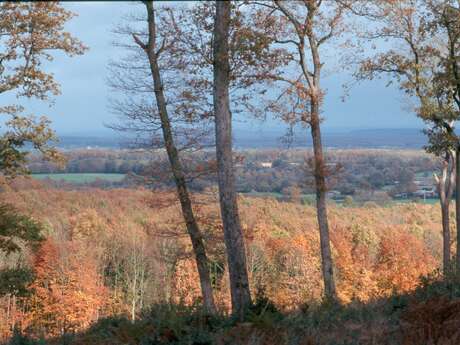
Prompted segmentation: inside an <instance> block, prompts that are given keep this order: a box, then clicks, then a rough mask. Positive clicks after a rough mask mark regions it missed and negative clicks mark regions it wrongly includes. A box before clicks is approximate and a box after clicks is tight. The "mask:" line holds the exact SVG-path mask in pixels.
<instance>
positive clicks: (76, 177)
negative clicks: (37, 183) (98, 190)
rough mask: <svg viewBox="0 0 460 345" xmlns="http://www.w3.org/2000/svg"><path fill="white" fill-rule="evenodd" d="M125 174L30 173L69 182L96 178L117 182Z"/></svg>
mask: <svg viewBox="0 0 460 345" xmlns="http://www.w3.org/2000/svg"><path fill="white" fill-rule="evenodd" d="M125 176H126V175H125V174H105V173H99V174H97V173H80V174H32V177H33V178H35V179H37V180H45V179H51V180H55V181H65V182H69V183H91V182H94V181H96V180H106V181H110V182H119V181H121V180H123V179H124V177H125Z"/></svg>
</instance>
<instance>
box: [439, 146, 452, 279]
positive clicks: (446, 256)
mask: <svg viewBox="0 0 460 345" xmlns="http://www.w3.org/2000/svg"><path fill="white" fill-rule="evenodd" d="M435 179H436V182H437V185H438V191H439V202H440V204H441V219H442V239H443V250H442V266H443V273H444V275H446V274H448V273H449V272H450V270H451V268H452V267H451V253H450V246H451V238H450V219H449V208H450V200H451V198H452V193H453V190H454V185H455V179H456V174H455V160H454V157H453V155H452V154H450V153H448V154H447V155H446V157H445V158H444V161H443V167H442V175H441V177H438V176H437V175H435Z"/></svg>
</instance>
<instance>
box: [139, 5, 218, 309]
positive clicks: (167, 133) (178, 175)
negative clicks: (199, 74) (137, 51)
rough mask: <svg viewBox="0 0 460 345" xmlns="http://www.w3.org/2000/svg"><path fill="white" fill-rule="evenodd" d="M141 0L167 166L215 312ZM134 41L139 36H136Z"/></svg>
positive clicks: (210, 306)
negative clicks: (169, 167)
mask: <svg viewBox="0 0 460 345" xmlns="http://www.w3.org/2000/svg"><path fill="white" fill-rule="evenodd" d="M145 4H146V7H147V13H148V25H149V39H148V44H147V45H146V46H144V49H145V51H146V53H147V55H148V58H149V63H150V70H151V73H152V78H153V84H154V91H155V98H156V102H157V107H158V113H159V115H160V120H161V128H162V131H163V139H164V145H165V148H166V151H167V154H168V159H169V163H170V165H171V170H172V173H173V176H174V181H175V184H176V188H177V194H178V197H179V201H180V205H181V210H182V215H183V217H184V221H185V224H186V227H187V232H188V234H189V236H190V239H191V241H192V246H193V252H194V254H195V260H196V265H197V268H198V274H199V277H200V285H201V292H202V294H203V300H204V301H203V302H204V307H205V308H206V310H207V312H209V313H215V312H216V307H215V303H214V297H213V291H212V284H211V278H210V274H209V262H208V258H207V255H206V250H205V246H204V241H203V236H202V234H201V231H200V229H199V226H198V223H197V221H196V219H195V216H194V213H193V208H192V202H191V199H190V195H189V192H188V189H187V184H186V180H185V174H184V171H183V168H182V164H181V162H180V159H179V154H178V151H177V148H176V145H175V143H174V137H173V134H172V129H171V122H170V119H169V115H168V110H167V107H166V99H165V96H164V91H163V84H162V81H161V76H160V69H159V66H158V61H157V56H156V54H155V18H154V10H153V3H152V2H151V1H148V2H145ZM135 39H136V37H135ZM136 41H139V40H138V39H136Z"/></svg>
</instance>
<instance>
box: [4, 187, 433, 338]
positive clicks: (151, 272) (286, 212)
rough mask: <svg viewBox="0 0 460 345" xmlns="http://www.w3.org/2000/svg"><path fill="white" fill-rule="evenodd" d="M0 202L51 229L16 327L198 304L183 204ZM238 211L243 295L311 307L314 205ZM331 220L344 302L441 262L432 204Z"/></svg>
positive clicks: (29, 198)
mask: <svg viewBox="0 0 460 345" xmlns="http://www.w3.org/2000/svg"><path fill="white" fill-rule="evenodd" d="M2 197H3V198H7V199H8V201H9V202H11V203H13V204H14V205H15V206H16V207H18V208H19V209H20V210H21V211H24V212H27V213H30V214H32V215H33V216H34V217H36V218H37V219H40V220H41V221H42V222H43V223H44V225H45V227H46V229H47V231H48V233H47V235H48V237H49V240H48V241H47V242H46V244H45V245H44V247H43V248H42V250H41V251H40V253H39V255H38V256H37V258H36V260H35V268H36V270H37V278H36V280H35V282H34V287H36V293H35V295H34V296H33V298H32V299H31V300H29V301H28V305H30V313H29V315H28V318H27V319H26V320H24V322H23V324H24V325H25V326H27V327H28V329H30V330H31V331H33V332H34V333H35V334H39V333H40V332H45V331H46V332H47V334H48V335H49V334H58V333H61V332H63V331H64V329H67V331H68V330H71V331H75V330H78V329H82V328H85V327H87V325H88V324H89V323H90V322H91V321H92V320H95V319H96V318H97V317H98V313H99V314H100V313H107V314H113V313H120V312H121V313H125V314H128V315H129V316H130V317H133V318H135V317H136V315H138V313H139V312H140V311H141V310H142V308H145V307H148V306H149V305H151V304H152V303H156V302H171V301H173V302H183V303H186V304H192V303H194V302H195V301H196V300H197V299H198V298H199V297H200V286H199V281H198V274H197V271H196V265H195V262H194V259H193V255H192V251H191V244H190V241H189V238H188V236H187V233H186V230H185V227H184V225H183V223H182V218H181V216H180V207H178V205H177V204H176V203H172V202H163V201H165V200H169V199H171V194H170V193H167V192H156V193H154V194H152V193H151V192H150V191H147V190H142V189H138V190H136V189H122V190H98V189H90V190H84V191H64V190H56V189H44V188H42V187H40V186H35V185H34V186H33V187H32V188H27V189H22V188H18V189H17V190H16V191H6V192H5V193H3V195H2ZM195 198H196V199H197V203H196V204H197V205H199V208H197V219H199V222H200V224H201V227H202V229H203V232H204V238H205V241H206V245H207V247H208V253H209V257H210V260H211V262H212V263H213V265H214V266H213V267H212V269H211V271H212V277H213V284H214V285H215V287H216V290H215V295H216V303H217V304H218V305H219V307H220V308H221V310H223V311H228V310H229V305H230V294H229V288H228V273H227V269H226V260H225V248H224V246H223V242H222V231H221V227H220V224H219V209H218V204H217V202H216V198H215V196H214V195H209V194H201V195H195ZM155 201H159V202H155ZM240 212H241V219H242V225H243V229H244V234H245V238H246V249H247V255H248V260H247V262H248V272H249V277H250V280H251V288H252V289H253V291H252V292H253V293H255V292H256V290H257V289H259V288H263V289H265V294H266V296H267V297H268V298H270V299H271V300H272V301H273V302H274V303H275V304H276V305H277V306H278V307H280V308H282V309H285V310H292V309H295V308H297V307H298V306H299V305H305V304H310V303H315V302H317V301H318V300H319V299H320V298H321V296H322V289H323V287H322V279H321V265H320V253H319V237H318V231H317V221H316V213H315V209H314V207H312V206H305V205H300V204H294V203H288V202H278V201H276V200H274V199H260V198H246V197H241V198H240ZM329 217H330V224H331V241H332V254H333V257H334V263H335V270H336V273H337V288H338V294H339V297H340V299H341V301H342V302H344V303H349V302H351V301H352V300H355V299H357V300H361V301H367V300H370V299H373V298H375V297H379V296H385V295H388V294H390V293H391V292H393V291H394V290H396V291H407V290H411V289H413V288H414V287H415V286H416V285H417V284H418V277H419V276H420V275H423V274H426V273H428V272H430V271H433V270H434V269H436V268H437V267H438V265H439V264H440V259H441V244H442V241H441V225H440V224H441V222H440V212H439V206H438V205H415V204H401V205H394V206H392V207H375V208H372V209H370V208H364V207H354V208H350V207H347V208H344V207H340V206H335V205H331V206H330V208H329ZM69 239H70V240H69ZM50 282H51V285H50ZM50 286H52V287H53V288H52V290H50V289H49V287H50ZM103 302H105V303H103ZM45 316H46V317H45Z"/></svg>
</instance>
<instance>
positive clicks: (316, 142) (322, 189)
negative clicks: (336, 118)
mask: <svg viewBox="0 0 460 345" xmlns="http://www.w3.org/2000/svg"><path fill="white" fill-rule="evenodd" d="M310 128H311V136H312V139H313V152H314V161H315V167H314V169H315V171H314V174H315V189H316V209H317V212H316V215H317V218H318V226H319V235H320V245H321V268H322V271H323V280H324V292H325V295H326V298H328V299H331V300H335V299H336V288H335V280H334V271H333V263H332V255H331V245H330V238H329V223H328V219H327V205H326V193H327V186H326V166H325V163H324V155H323V145H322V142H321V128H320V118H319V102H318V101H317V100H315V99H313V100H312V102H311V120H310Z"/></svg>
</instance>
